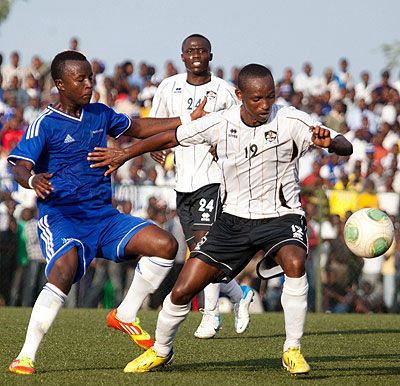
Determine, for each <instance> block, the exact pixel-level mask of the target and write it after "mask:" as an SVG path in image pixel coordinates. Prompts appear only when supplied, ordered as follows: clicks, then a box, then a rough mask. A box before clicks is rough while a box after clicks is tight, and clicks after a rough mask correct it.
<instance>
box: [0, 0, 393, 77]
mask: <svg viewBox="0 0 400 386" xmlns="http://www.w3.org/2000/svg"><path fill="white" fill-rule="evenodd" d="M399 15H400V1H398V0H391V1H388V0H380V1H376V0H364V1H361V0H335V1H325V0H302V1H296V0H293V1H289V0H280V1H279V2H276V1H274V2H272V1H268V0H258V1H257V0H245V1H239V0H230V1H229V0H214V1H210V0H202V1H197V2H189V1H187V0H186V1H184V0H172V1H165V0H152V1H143V0H142V1H137V0H131V1H130V0H118V1H106V0H96V1H94V0H79V1H78V0H68V1H54V0H52V1H51V0H26V1H23V0H17V1H16V2H15V3H14V5H13V6H12V9H11V12H10V15H9V17H8V19H7V20H6V21H5V22H3V23H2V24H1V25H0V52H1V53H2V54H3V56H4V59H5V62H8V61H9V55H10V53H11V51H13V50H18V51H19V52H20V53H21V60H22V63H23V64H24V65H27V64H28V63H29V62H30V60H31V58H32V56H33V55H35V54H39V56H41V57H42V58H43V59H44V60H48V61H50V60H51V59H52V57H54V55H55V54H57V53H58V52H59V51H61V50H63V49H66V48H68V45H69V40H70V38H71V37H72V36H77V37H79V40H80V49H81V50H82V51H83V52H84V53H85V54H86V55H87V56H88V58H89V59H93V58H99V59H101V60H103V61H104V62H105V64H106V66H107V69H106V72H107V73H109V74H110V73H112V72H113V68H114V66H115V65H116V64H117V63H119V62H122V61H124V60H126V59H130V60H132V61H133V62H134V63H139V62H140V61H146V62H148V63H150V64H153V65H155V66H156V68H157V71H158V73H161V74H162V73H163V72H164V63H165V61H166V60H173V61H174V62H175V64H176V65H177V67H178V69H179V70H183V65H182V64H181V62H180V45H181V42H182V40H183V38H184V37H186V36H187V35H189V34H191V33H201V34H204V35H205V36H207V37H208V38H209V39H210V40H211V42H212V45H213V52H214V60H213V62H212V66H213V68H215V67H217V66H222V67H223V68H224V69H225V73H226V74H227V76H226V77H229V74H230V71H231V68H232V67H233V66H235V65H237V66H242V65H245V64H248V63H252V62H256V63H263V64H266V65H269V66H270V67H271V69H272V70H273V73H274V75H275V78H278V79H279V78H280V77H281V75H282V72H283V70H284V68H285V67H287V66H290V67H292V68H293V70H294V72H295V74H296V73H298V72H299V71H300V70H301V67H302V63H303V62H304V61H306V60H308V61H310V62H311V63H312V64H313V69H314V71H313V72H314V73H315V74H317V75H321V74H322V72H323V70H324V68H326V67H333V69H336V68H337V66H338V61H339V59H340V58H341V57H347V58H348V60H349V63H350V71H351V73H352V74H353V78H354V79H355V80H356V81H358V80H359V74H360V72H361V71H362V70H364V69H368V70H369V71H370V72H371V75H372V81H373V82H378V81H379V78H380V76H379V74H380V72H381V70H382V69H383V68H384V66H385V64H386V61H385V58H384V56H383V53H382V51H381V50H380V46H381V44H383V43H392V42H394V41H395V40H400V37H399V32H400V28H399V22H398V18H399ZM398 74H399V69H396V70H395V71H394V72H393V75H392V80H396V79H397V78H398Z"/></svg>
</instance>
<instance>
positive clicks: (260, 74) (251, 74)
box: [238, 63, 274, 91]
mask: <svg viewBox="0 0 400 386" xmlns="http://www.w3.org/2000/svg"><path fill="white" fill-rule="evenodd" d="M267 77H271V78H272V80H274V77H273V76H272V73H271V71H270V70H269V69H268V68H267V67H265V66H262V65H261V64H255V63H252V64H248V65H247V66H244V67H243V68H242V69H241V70H240V71H239V75H238V88H239V90H242V91H243V88H244V87H245V84H246V83H247V81H248V80H249V79H252V78H267Z"/></svg>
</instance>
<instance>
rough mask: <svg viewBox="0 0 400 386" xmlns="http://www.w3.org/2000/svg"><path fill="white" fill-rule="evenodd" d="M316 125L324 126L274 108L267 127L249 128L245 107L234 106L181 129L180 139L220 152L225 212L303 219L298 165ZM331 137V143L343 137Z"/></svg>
mask: <svg viewBox="0 0 400 386" xmlns="http://www.w3.org/2000/svg"><path fill="white" fill-rule="evenodd" d="M315 125H320V126H321V123H320V122H318V121H315V120H314V119H313V118H312V117H311V116H310V115H309V114H307V113H305V112H302V111H300V110H296V109H295V108H293V107H283V106H279V105H276V104H274V105H273V107H272V109H271V115H270V117H269V119H268V121H267V122H266V123H265V124H263V125H261V126H257V127H250V126H247V125H246V124H245V123H244V122H243V121H242V119H241V117H240V106H233V107H231V108H230V109H228V110H224V111H220V112H216V113H212V114H208V115H207V116H205V117H203V118H200V119H198V120H196V121H193V122H191V123H189V124H186V125H182V126H180V127H178V128H177V130H176V138H177V140H178V141H179V144H180V145H182V146H191V145H194V144H198V143H210V144H212V145H213V146H214V147H215V148H216V152H217V157H218V161H217V162H218V165H219V166H220V168H221V170H222V176H223V189H222V190H223V191H225V198H224V199H223V211H224V212H227V213H230V214H232V215H235V216H238V217H243V218H248V219H260V218H271V217H279V216H282V215H286V214H291V213H292V214H304V211H303V209H302V207H301V202H300V195H299V193H300V187H299V184H298V182H299V179H298V163H299V158H300V157H301V156H302V155H304V154H305V153H306V151H307V150H308V149H309V147H310V146H311V145H313V143H312V141H311V136H312V133H310V131H309V126H315ZM329 130H330V129H329ZM330 132H331V137H332V138H334V137H336V135H337V134H338V133H336V132H335V131H333V130H330Z"/></svg>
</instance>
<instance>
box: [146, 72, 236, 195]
mask: <svg viewBox="0 0 400 386" xmlns="http://www.w3.org/2000/svg"><path fill="white" fill-rule="evenodd" d="M186 78H187V74H178V75H174V76H171V77H169V78H167V79H164V80H163V81H162V82H161V84H160V86H159V87H158V89H157V91H156V94H155V96H154V99H153V106H152V109H151V111H150V117H157V118H167V117H176V116H182V115H184V114H190V113H191V112H192V111H193V110H195V109H196V107H197V106H198V105H199V104H200V103H201V102H202V100H203V98H204V96H207V104H206V106H205V108H204V109H205V111H207V112H214V111H219V110H222V109H227V108H229V107H231V106H233V105H237V104H239V101H238V99H237V98H236V95H235V89H234V88H233V87H232V86H231V85H230V84H229V83H228V82H226V81H224V80H223V79H221V78H218V77H216V76H214V75H211V80H210V81H209V82H207V83H204V84H202V85H199V86H195V85H193V84H190V83H188V82H187V79H186ZM209 150H210V147H209V146H207V145H204V144H197V145H195V146H190V147H182V146H178V147H177V148H175V166H176V170H175V173H176V187H175V189H176V190H177V191H178V192H183V193H188V192H194V191H195V190H197V189H199V188H201V187H203V186H206V185H209V184H213V183H218V184H219V183H221V175H220V170H219V169H218V166H217V165H216V163H215V162H213V157H212V155H211V153H210V152H209Z"/></svg>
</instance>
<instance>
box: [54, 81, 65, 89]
mask: <svg viewBox="0 0 400 386" xmlns="http://www.w3.org/2000/svg"><path fill="white" fill-rule="evenodd" d="M54 83H55V85H56V87H57V90H62V91H63V90H64V82H63V80H62V79H56V80H55V81H54Z"/></svg>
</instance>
